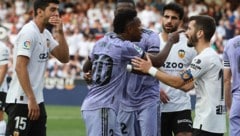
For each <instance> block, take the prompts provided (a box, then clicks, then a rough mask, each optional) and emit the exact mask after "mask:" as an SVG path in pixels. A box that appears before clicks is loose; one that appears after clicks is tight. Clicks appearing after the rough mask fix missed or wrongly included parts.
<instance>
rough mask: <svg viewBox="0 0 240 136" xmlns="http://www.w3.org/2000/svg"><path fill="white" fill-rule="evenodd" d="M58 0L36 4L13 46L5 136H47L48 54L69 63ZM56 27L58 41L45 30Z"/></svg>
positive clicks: (47, 0)
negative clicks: (45, 82) (45, 74)
mask: <svg viewBox="0 0 240 136" xmlns="http://www.w3.org/2000/svg"><path fill="white" fill-rule="evenodd" d="M58 4H59V1H58V0H44V1H43V0H36V1H34V19H33V20H32V21H30V22H29V23H27V24H25V25H24V26H23V28H22V29H21V30H20V32H19V33H18V35H17V38H16V41H15V43H14V52H13V68H14V73H13V77H12V81H11V83H10V87H9V90H8V93H7V98H6V103H7V107H6V112H7V114H8V123H7V131H6V136H12V135H20V136H46V120H47V115H46V111H45V106H44V99H43V87H44V73H45V69H46V64H47V61H48V58H49V55H50V54H51V55H53V56H54V57H56V58H57V59H58V60H59V61H60V62H62V63H67V62H68V61H69V49H68V45H67V43H66V40H65V38H64V33H63V29H62V22H61V19H60V17H59V12H58V9H59V7H58ZM47 25H52V26H54V27H56V30H57V31H58V33H59V39H57V40H58V41H56V40H54V39H53V36H52V34H51V33H50V32H49V31H48V30H47V29H46V27H47Z"/></svg>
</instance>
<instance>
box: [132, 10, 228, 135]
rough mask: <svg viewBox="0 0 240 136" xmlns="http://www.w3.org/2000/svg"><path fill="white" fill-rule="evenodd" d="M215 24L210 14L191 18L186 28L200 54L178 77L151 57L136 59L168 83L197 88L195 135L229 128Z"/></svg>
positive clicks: (137, 65) (139, 66)
mask: <svg viewBox="0 0 240 136" xmlns="http://www.w3.org/2000/svg"><path fill="white" fill-rule="evenodd" d="M215 27H216V25H215V21H214V19H213V18H212V17H210V16H204V15H199V16H192V17H190V18H189V24H188V28H187V31H186V36H187V38H188V46H189V47H195V49H196V51H197V53H198V55H197V56H196V57H195V58H194V59H193V61H192V63H191V64H190V66H189V67H188V68H187V69H186V70H184V71H183V72H181V73H180V74H179V75H178V76H174V75H170V74H167V73H165V72H162V71H161V70H157V69H156V68H154V67H152V64H151V61H150V59H149V58H148V61H146V60H143V59H141V58H137V57H136V59H134V60H132V64H133V66H134V69H135V70H140V71H142V72H144V73H149V74H151V75H152V76H154V77H156V78H157V79H159V80H160V81H161V82H163V83H165V84H167V85H170V86H172V87H174V88H181V89H183V90H185V91H187V90H190V89H192V88H193V86H194V87H195V90H196V97H197V98H196V108H195V118H194V122H193V128H194V130H193V136H223V134H224V132H225V131H226V114H225V111H224V103H225V102H224V93H223V92H224V91H223V90H224V88H223V65H222V62H221V59H220V58H219V56H218V54H217V53H216V52H215V51H214V50H213V49H212V48H211V47H210V39H211V37H212V36H213V34H214V32H215V29H216V28H215ZM192 81H193V82H192ZM193 83H194V84H193Z"/></svg>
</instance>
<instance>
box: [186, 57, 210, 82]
mask: <svg viewBox="0 0 240 136" xmlns="http://www.w3.org/2000/svg"><path fill="white" fill-rule="evenodd" d="M212 65H213V64H211V63H209V61H208V60H206V59H204V58H200V57H195V58H194V59H193V60H192V62H191V64H190V66H189V67H188V68H187V70H188V71H190V72H191V75H192V77H193V78H194V79H196V78H198V77H201V76H202V75H203V74H204V73H206V72H207V71H208V69H210V68H211V67H212Z"/></svg>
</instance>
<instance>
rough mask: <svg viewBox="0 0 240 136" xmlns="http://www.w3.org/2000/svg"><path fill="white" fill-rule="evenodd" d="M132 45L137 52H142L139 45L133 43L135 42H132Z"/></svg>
mask: <svg viewBox="0 0 240 136" xmlns="http://www.w3.org/2000/svg"><path fill="white" fill-rule="evenodd" d="M133 47H134V48H135V49H136V50H137V52H138V53H139V54H143V50H142V49H141V48H140V47H138V46H137V45H135V44H133Z"/></svg>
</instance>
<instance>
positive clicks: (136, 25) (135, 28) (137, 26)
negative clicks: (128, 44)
mask: <svg viewBox="0 0 240 136" xmlns="http://www.w3.org/2000/svg"><path fill="white" fill-rule="evenodd" d="M127 27H128V29H129V31H128V35H129V37H131V41H133V42H139V41H140V40H141V38H142V37H141V35H142V32H141V21H140V19H139V18H138V17H136V18H135V19H134V20H133V21H132V22H130V23H129V24H128V25H127Z"/></svg>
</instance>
